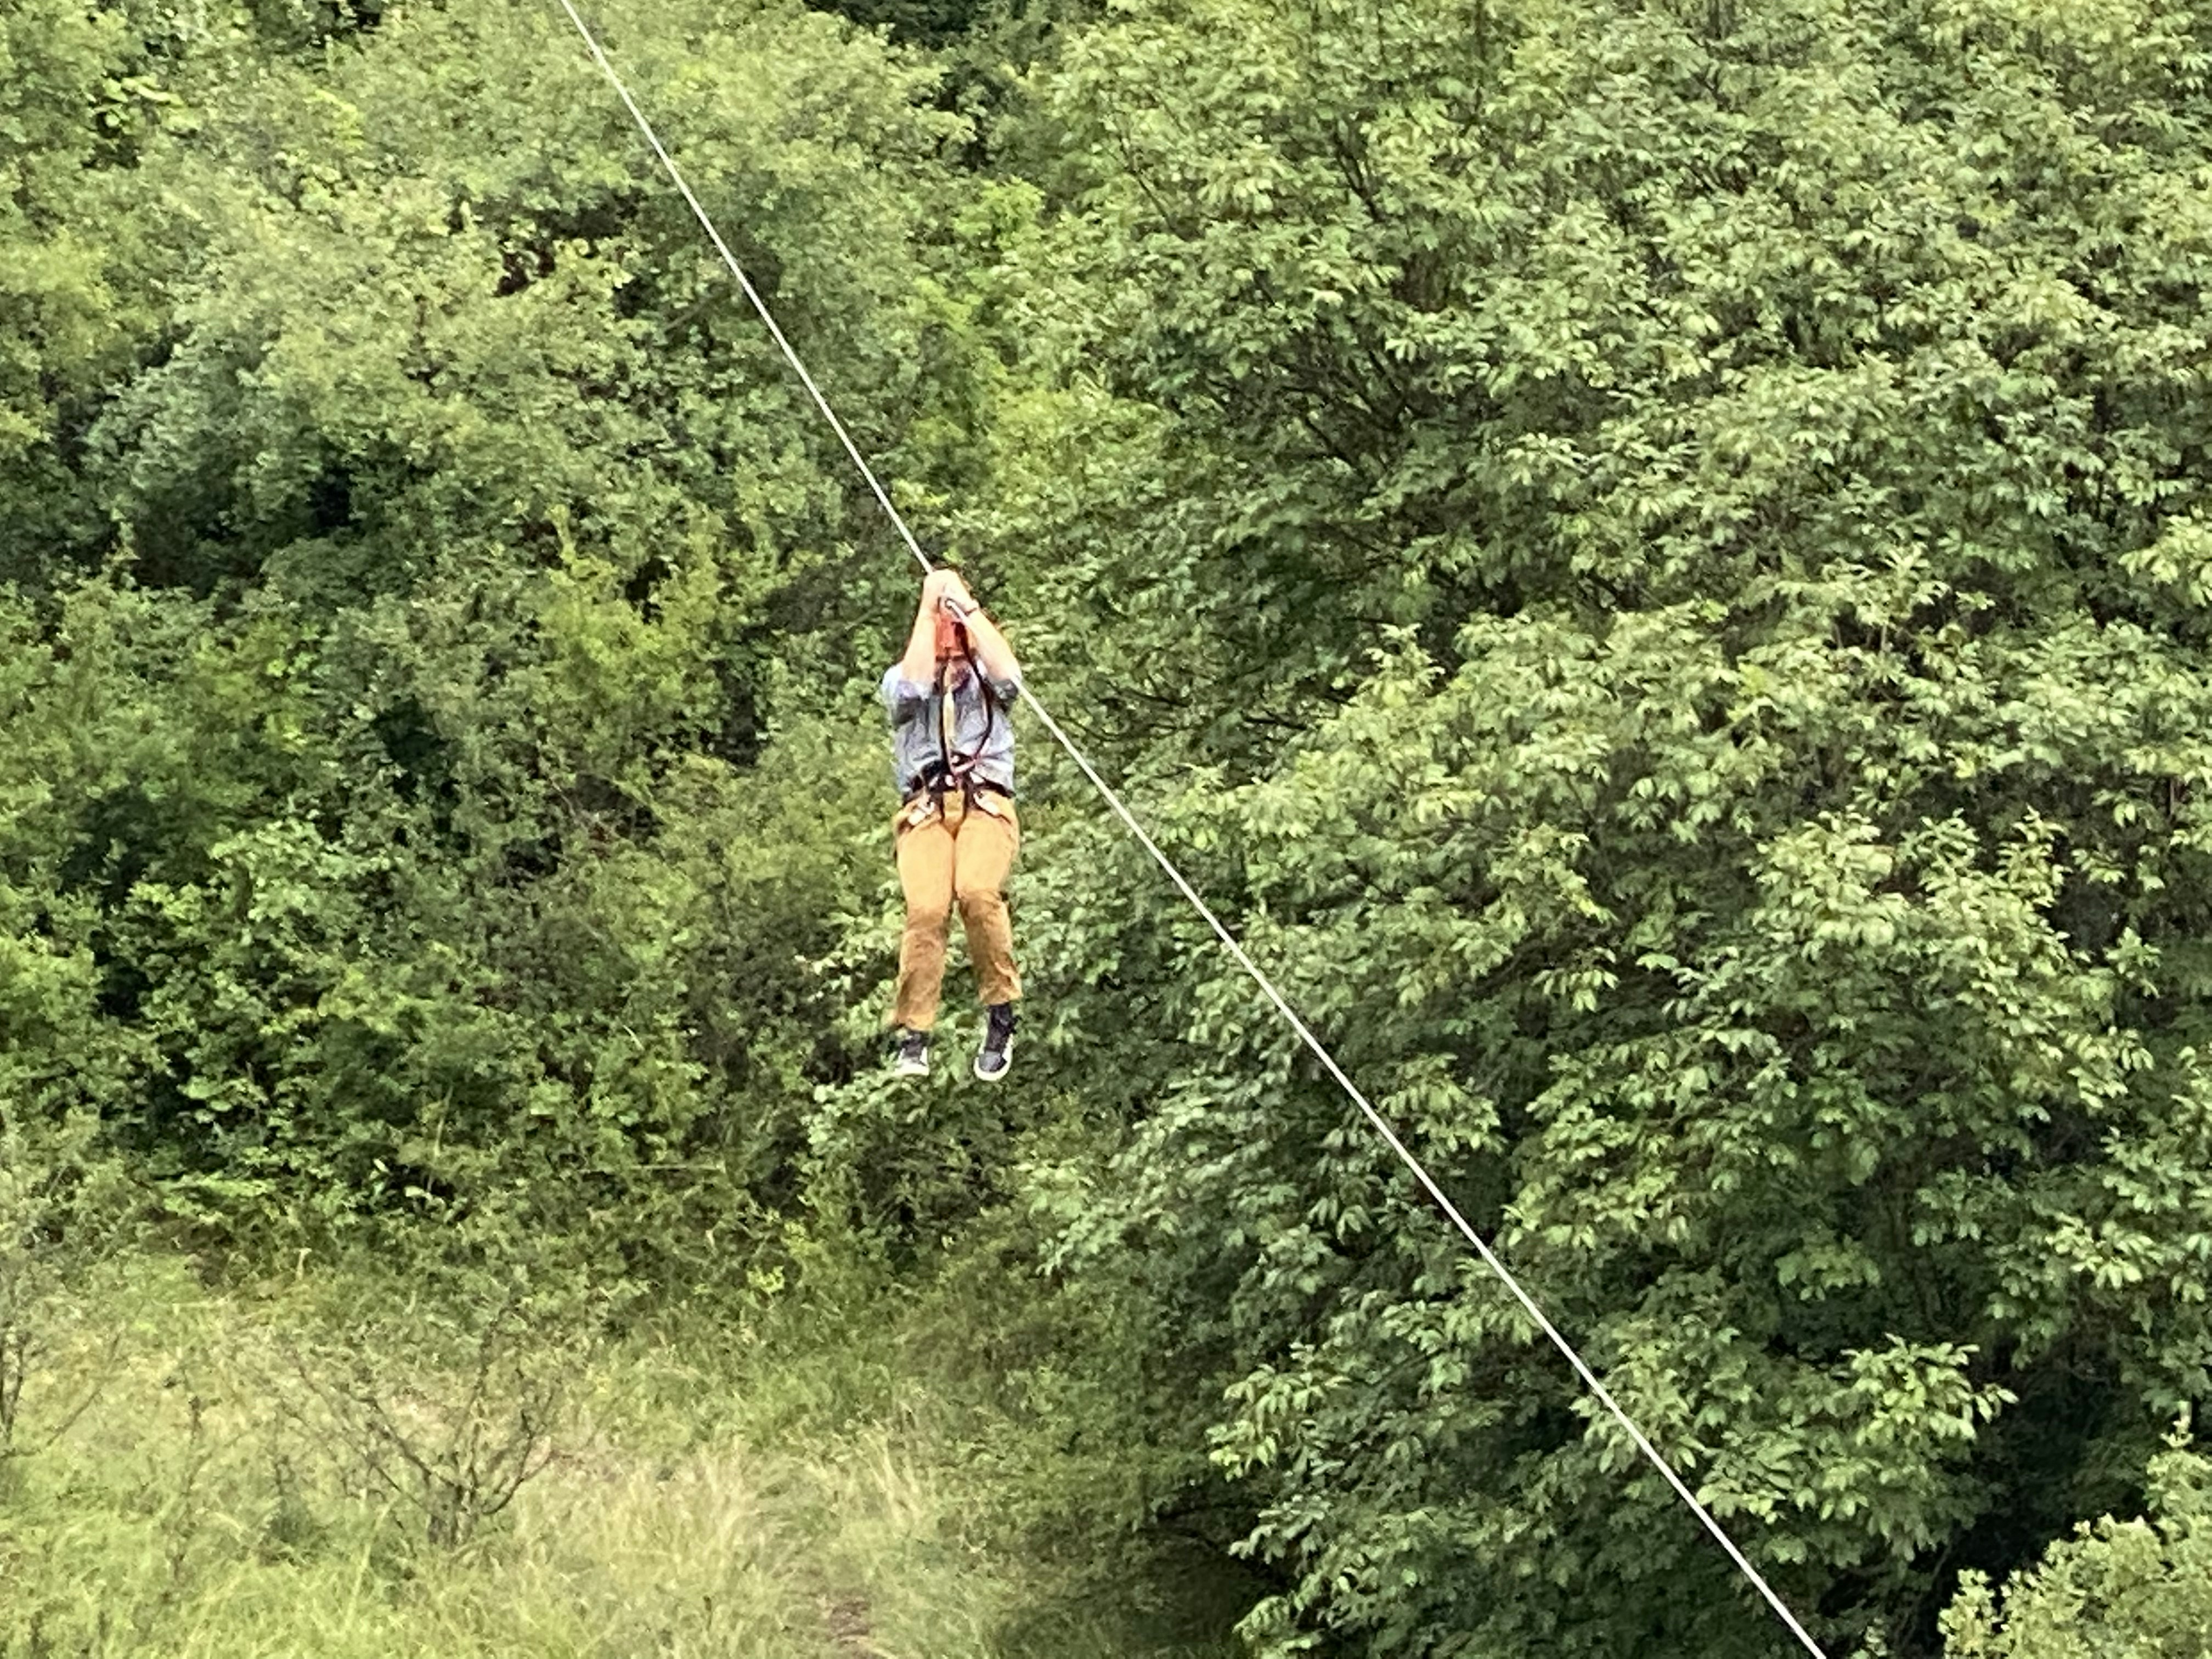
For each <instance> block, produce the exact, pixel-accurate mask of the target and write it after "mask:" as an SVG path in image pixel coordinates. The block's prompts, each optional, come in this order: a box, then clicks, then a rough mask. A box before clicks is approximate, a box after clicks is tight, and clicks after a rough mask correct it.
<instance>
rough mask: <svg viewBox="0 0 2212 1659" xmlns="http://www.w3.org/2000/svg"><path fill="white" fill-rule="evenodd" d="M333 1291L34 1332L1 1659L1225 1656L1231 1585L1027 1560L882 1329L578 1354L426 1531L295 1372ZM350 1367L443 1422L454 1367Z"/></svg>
mask: <svg viewBox="0 0 2212 1659" xmlns="http://www.w3.org/2000/svg"><path fill="white" fill-rule="evenodd" d="M348 1294H349V1287H348V1286H347V1285H344V1284H343V1283H333V1282H330V1281H327V1280H325V1282H321V1283H306V1284H295V1285H288V1286H285V1287H283V1288H282V1289H281V1290H276V1291H270V1290H268V1289H266V1288H263V1289H259V1290H256V1291H231V1292H210V1291H207V1290H206V1289H205V1288H204V1287H203V1286H202V1285H199V1284H198V1283H197V1281H196V1280H194V1279H192V1278H191V1276H190V1274H189V1273H187V1272H186V1271H185V1268H184V1267H183V1266H182V1264H179V1263H175V1262H144V1263H138V1264H134V1265H133V1267H131V1271H130V1273H129V1274H128V1276H127V1284H125V1283H118V1285H115V1286H112V1287H111V1288H109V1289H108V1290H106V1291H103V1292H101V1293H100V1294H98V1295H96V1296H90V1297H87V1298H85V1300H84V1301H83V1302H82V1303H81V1304H79V1306H78V1308H77V1309H76V1316H75V1317H74V1318H73V1319H72V1320H71V1321H70V1322H69V1324H68V1326H67V1328H66V1329H64V1328H61V1327H60V1326H58V1325H57V1326H56V1327H55V1331H56V1335H57V1338H58V1340H57V1343H56V1346H55V1351H54V1352H53V1354H52V1357H51V1358H50V1359H49V1361H48V1362H47V1363H46V1365H45V1366H44V1368H43V1369H42V1370H40V1371H39V1372H38V1373H36V1374H34V1375H33V1378H32V1383H31V1387H30V1389H29V1390H28V1391H27V1395H26V1397H25V1403H24V1410H23V1420H22V1422H21V1425H20V1426H21V1432H20V1433H19V1435H18V1437H17V1438H18V1446H19V1455H16V1456H15V1457H14V1458H12V1459H9V1460H7V1461H4V1462H0V1655H5V1656H8V1659H15V1656H25V1659H28V1656H33V1655H38V1656H44V1655H50V1654H51V1655H60V1654H88V1655H89V1654H98V1655H103V1656H105V1655H124V1654H144V1655H154V1654H160V1655H163V1656H176V1659H186V1656H199V1655H205V1656H210V1659H214V1656H221V1659H246V1656H258V1655H266V1656H279V1655H283V1656H291V1655H300V1656H308V1655H313V1656H318V1659H322V1656H328V1659H349V1656H363V1659H366V1656H371V1655H374V1656H388V1655H422V1656H426V1659H428V1656H438V1659H462V1656H485V1659H490V1656H509V1655H513V1656H521V1655H531V1656H547V1655H599V1656H627V1655H646V1654H652V1655H657V1656H690V1659H698V1656H708V1655H744V1656H757V1659H783V1656H791V1659H800V1656H806V1659H817V1656H830V1659H835V1656H841V1655H842V1656H860V1655H872V1656H898V1659H925V1656H946V1659H951V1656H993V1655H1006V1656H1015V1655H1026V1654H1031V1653H1050V1654H1053V1655H1054V1656H1055V1659H1121V1656H1135V1655H1139V1654H1144V1655H1154V1656H1161V1659H1166V1656H1170V1655H1174V1656H1191V1659H1198V1656H1214V1655H1224V1654H1226V1653H1228V1652H1229V1651H1230V1648H1229V1646H1228V1645H1227V1644H1226V1643H1225V1639H1224V1636H1225V1626H1226V1623H1227V1622H1228V1621H1229V1620H1231V1619H1233V1617H1234V1616H1235V1613H1236V1611H1237V1587H1236V1586H1234V1585H1228V1584H1222V1583H1218V1582H1217V1583H1214V1584H1212V1585H1206V1584H1200V1585H1198V1586H1196V1587H1195V1589H1194V1588H1193V1587H1192V1586H1190V1585H1188V1584H1185V1585H1184V1586H1182V1588H1180V1589H1173V1590H1170V1589H1168V1588H1166V1587H1165V1584H1164V1576H1163V1574H1162V1571H1161V1570H1160V1564H1159V1563H1158V1561H1157V1559H1148V1558H1142V1557H1139V1556H1138V1555H1137V1554H1136V1553H1135V1552H1134V1551H1133V1550H1132V1551H1131V1559H1129V1560H1127V1561H1126V1562H1115V1561H1100V1560H1098V1559H1096V1557H1097V1554H1099V1553H1102V1552H1103V1553H1112V1550H1113V1546H1112V1545H1111V1544H1110V1543H1109V1544H1106V1545H1103V1546H1102V1545H1100V1544H1099V1543H1097V1541H1094V1542H1093V1544H1092V1545H1091V1547H1089V1550H1088V1553H1089V1554H1090V1555H1091V1558H1092V1559H1087V1560H1082V1561H1079V1562H1074V1563H1071V1562H1068V1561H1065V1560H1062V1561H1054V1560H1051V1559H1045V1557H1044V1555H1043V1554H1042V1553H1040V1552H1039V1550H1038V1549H1037V1548H1036V1547H1034V1546H1033V1545H1032V1544H1031V1543H1030V1542H1029V1541H1025V1540H1024V1537H1023V1536H1022V1535H1021V1533H1020V1529H1019V1528H1012V1527H1009V1526H1008V1525H1007V1524H1006V1522H1005V1516H1006V1514H1007V1513H1008V1512H1010V1511H1011V1510H1018V1509H1019V1507H1020V1504H1021V1503H1022V1502H1023V1501H1025V1500H1024V1499H1023V1498H1018V1497H1016V1496H1015V1495H1013V1494H1010V1493H1009V1492H1006V1491H1005V1490H1001V1489H1000V1488H1001V1487H1002V1486H1003V1485H1004V1482H1005V1480H1006V1477H1005V1476H1004V1475H996V1476H994V1474H992V1473H990V1471H991V1470H992V1469H993V1468H994V1467H1001V1466H999V1465H994V1461H993V1460H992V1459H991V1458H989V1457H985V1456H978V1455H974V1452H975V1447H974V1446H973V1444H963V1438H962V1437H963V1435H966V1436H969V1437H972V1436H973V1435H974V1434H975V1433H976V1432H977V1425H975V1421H974V1407H973V1406H972V1404H971V1405H969V1406H963V1407H958V1408H957V1409H956V1408H954V1407H951V1406H950V1405H949V1404H948V1401H947V1394H948V1393H949V1392H950V1391H951V1389H939V1388H938V1387H936V1386H935V1385H933V1383H932V1381H931V1380H930V1379H928V1378H927V1377H920V1376H912V1375H904V1374H902V1372H901V1370H900V1369H899V1361H898V1358H897V1355H898V1353H899V1352H900V1350H899V1347H898V1345H897V1344H896V1342H895V1341H892V1340H889V1339H888V1338H887V1337H886V1335H885V1327H884V1325H883V1324H882V1323H881V1322H870V1321H866V1320H860V1321H846V1322H832V1323H830V1324H829V1325H828V1326H826V1327H825V1326H823V1325H822V1324H820V1323H819V1322H817V1323H816V1325H815V1332H814V1335H813V1337H812V1338H811V1340H810V1341H809V1342H806V1343H801V1344H798V1345H794V1344H791V1343H782V1342H775V1341H771V1340H766V1339H763V1338H760V1337H758V1336H757V1335H756V1334H750V1333H748V1332H746V1331H744V1330H737V1331H732V1330H730V1329H729V1328H726V1327H721V1326H714V1325H702V1327H701V1328H700V1329H699V1330H698V1331H697V1332H696V1333H695V1334H693V1335H692V1336H691V1337H690V1338H688V1339H683V1338H670V1339H653V1340H639V1341H635V1342H633V1343H631V1344H629V1345H628V1346H624V1347H623V1348H620V1349H616V1350H608V1351H604V1352H599V1353H598V1354H596V1355H594V1356H592V1357H591V1358H589V1359H588V1360H587V1361H586V1362H584V1364H582V1365H580V1367H579V1368H578V1369H577V1370H576V1371H575V1372H574V1376H572V1377H571V1378H570V1379H569V1381H570V1383H571V1386H570V1387H569V1388H568V1391H567V1392H568V1401H569V1405H568V1409H567V1413H566V1419H565V1421H564V1424H563V1426H562V1429H561V1431H559V1433H558V1435H557V1437H556V1444H557V1445H558V1447H559V1451H558V1455H556V1457H555V1458H554V1459H553V1461H552V1462H550V1465H549V1466H548V1467H547V1468H545V1470H544V1473H543V1474H540V1475H538V1477H537V1478H536V1479H535V1480H532V1481H531V1482H530V1483H529V1484H527V1485H526V1486H524V1487H523V1488H522V1489H521V1491H520V1495H519V1496H518V1497H517V1498H516V1499H515V1501H514V1503H513V1506H512V1508H511V1509H510V1510H508V1511H507V1513H505V1514H504V1515H502V1516H499V1517H498V1518H497V1519H496V1520H495V1521H493V1522H489V1523H487V1525H486V1526H485V1527H484V1528H483V1530H482V1531H481V1532H480V1533H479V1534H478V1535H477V1537H476V1538H474V1539H473V1540H471V1541H469V1542H468V1543H466V1544H465V1545H464V1546H463V1547H459V1548H457V1549H447V1548H439V1547H433V1546H431V1545H429V1544H428V1543H427V1542H426V1541H424V1538H423V1532H424V1528H423V1523H422V1516H421V1515H420V1514H419V1513H418V1512H416V1510H414V1509H413V1508H412V1507H411V1504H410V1499H409V1498H407V1497H406V1496H405V1495H395V1494H394V1492H392V1490H390V1489H389V1488H387V1487H383V1486H379V1485H378V1484H377V1483H376V1482H375V1481H374V1480H373V1479H371V1478H370V1477H369V1475H368V1470H367V1459H366V1455H365V1453H366V1448H365V1447H364V1445H363V1443H362V1440H361V1437H360V1436H359V1435H358V1433H357V1432H349V1431H345V1430H343V1429H342V1428H340V1427H339V1426H338V1425H337V1419H335V1418H334V1417H333V1416H332V1415H331V1413H330V1412H329V1411H327V1410H326V1409H324V1408H323V1407H322V1406H321V1405H320V1403H319V1401H318V1398H317V1396H316V1395H314V1394H313V1392H311V1391H310V1390H308V1389H307V1388H306V1387H305V1386H304V1384H303V1383H301V1377H300V1366H301V1356H302V1354H303V1353H312V1352H313V1350H312V1349H311V1348H306V1347H303V1346H302V1339H301V1336H300V1333H301V1331H303V1330H306V1329H307V1328H311V1327H313V1324H314V1323H315V1322H316V1320H317V1319H318V1318H320V1317H323V1316H324V1315H325V1313H326V1311H327V1310H328V1309H330V1308H331V1307H333V1306H343V1304H344V1303H345V1301H346V1298H347V1296H348ZM829 1330H834V1331H835V1332H836V1334H835V1335H828V1334H825V1331H829ZM401 1346H405V1345H404V1343H403V1344H402V1345H401ZM909 1351H910V1350H909ZM371 1358H372V1361H373V1364H374V1367H375V1368H376V1369H377V1370H378V1371H379V1373H380V1376H382V1377H383V1378H384V1379H385V1383H386V1386H388V1389H389V1393H390V1401H391V1403H392V1410H393V1411H394V1413H397V1414H398V1416H399V1417H400V1418H401V1419H403V1420H404V1421H406V1422H408V1423H410V1424H412V1425H416V1427H417V1428H418V1429H419V1430H420V1431H422V1434H423V1435H424V1436H425V1437H427V1438H428V1439H429V1440H435V1438H436V1437H438V1436H439V1435H440V1434H441V1433H442V1432H444V1431H446V1430H447V1429H449V1428H450V1427H451V1426H452V1425H453V1422H454V1421H455V1420H456V1419H457V1418H458V1417H459V1415H461V1414H462V1413H461V1411H460V1407H459V1406H458V1405H457V1404H456V1401H459V1399H460V1398H461V1397H462V1395H461V1393H460V1392H459V1391H457V1390H456V1389H455V1388H454V1387H453V1384H452V1383H451V1380H450V1378H447V1379H445V1380H443V1381H441V1379H440V1378H438V1377H436V1376H432V1375H430V1374H428V1373H425V1372H423V1371H422V1370H420V1369H419V1368H415V1367H410V1364H409V1361H408V1357H407V1356H406V1355H404V1353H402V1354H393V1353H390V1352H385V1353H380V1354H376V1355H373V1356H371ZM315 1363H319V1362H316V1361H314V1360H313V1359H312V1358H311V1359H310V1361H309V1364H311V1365H312V1364H315ZM95 1383H97V1385H98V1386H97V1392H96V1393H94V1392H92V1390H93V1389H94V1385H95ZM88 1397H89V1403H85V1402H86V1401H87V1399H88ZM78 1407H82V1411H81V1413H78V1414H76V1415H75V1416H74V1419H73V1420H66V1419H70V1416H71V1413H75V1412H77V1410H78ZM500 1411H501V1407H498V1406H497V1405H496V1404H495V1405H494V1406H493V1407H491V1408H490V1409H489V1411H487V1412H486V1413H485V1414H484V1415H485V1418H486V1420H487V1422H489V1423H490V1424H491V1425H493V1426H494V1427H495V1428H496V1427H497V1425H498V1420H499V1417H500ZM984 1431H985V1432H987V1425H986V1426H985V1430H984ZM1045 1474H1046V1478H1047V1479H1048V1480H1049V1478H1050V1472H1049V1471H1046V1472H1045ZM1209 1603H1210V1604H1211V1610H1210V1611H1209V1610H1208V1606H1207V1604H1209Z"/></svg>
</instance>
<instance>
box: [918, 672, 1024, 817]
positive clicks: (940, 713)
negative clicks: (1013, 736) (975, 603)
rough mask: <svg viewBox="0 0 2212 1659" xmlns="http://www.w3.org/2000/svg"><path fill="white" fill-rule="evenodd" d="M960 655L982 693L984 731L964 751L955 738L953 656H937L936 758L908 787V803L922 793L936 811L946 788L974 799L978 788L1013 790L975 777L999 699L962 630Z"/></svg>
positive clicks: (933, 686)
mask: <svg viewBox="0 0 2212 1659" xmlns="http://www.w3.org/2000/svg"><path fill="white" fill-rule="evenodd" d="M961 641H962V648H961V657H962V658H964V659H966V662H967V665H968V672H969V676H970V677H971V678H973V679H974V680H975V684H977V685H978V686H980V687H981V688H982V693H983V735H982V738H981V739H980V740H979V741H978V742H977V744H976V745H975V748H974V749H973V750H969V751H967V752H964V753H963V751H962V750H961V748H960V745H959V741H958V735H959V727H960V705H959V702H958V701H957V699H956V697H955V696H954V681H953V679H952V676H951V666H952V664H953V662H954V661H955V660H956V659H954V658H951V657H939V659H937V678H936V679H935V680H934V681H933V683H932V684H931V685H930V688H929V696H930V702H931V704H932V705H933V707H934V708H935V709H936V711H937V762H936V764H935V765H933V766H932V767H931V768H930V769H928V770H927V771H925V772H924V773H923V774H922V775H921V776H920V777H918V778H915V780H913V781H912V782H911V783H909V784H908V787H907V802H908V805H913V804H914V803H915V801H916V800H918V799H921V797H922V796H923V795H927V796H928V797H929V801H930V805H932V806H933V808H934V809H935V810H937V811H940V812H941V811H944V810H945V794H946V792H947V791H949V790H951V789H954V788H957V789H958V790H959V792H960V794H961V796H962V798H963V800H965V801H967V802H969V803H971V804H972V803H973V802H974V800H975V796H976V793H977V792H978V791H987V792H988V793H992V794H996V795H1006V796H1009V797H1011V796H1012V793H1013V792H1012V790H1010V789H1008V788H1007V787H1006V786H1005V785H1004V784H1002V783H1000V782H997V781H995V780H994V779H990V778H985V777H978V776H977V775H976V774H975V763H976V762H978V761H979V760H981V758H982V757H983V752H984V750H987V749H988V748H989V747H990V746H991V734H992V732H994V731H996V730H997V729H998V721H999V700H998V698H997V697H996V696H994V694H993V693H992V690H991V685H990V682H989V681H988V680H987V678H984V674H983V665H981V663H979V662H977V661H976V660H975V648H974V647H972V646H970V645H969V644H968V643H967V634H966V631H965V630H964V629H963V631H962V634H961Z"/></svg>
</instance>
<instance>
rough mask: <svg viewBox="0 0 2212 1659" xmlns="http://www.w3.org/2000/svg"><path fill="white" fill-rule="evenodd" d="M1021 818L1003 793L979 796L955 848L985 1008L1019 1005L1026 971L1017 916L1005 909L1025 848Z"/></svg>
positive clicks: (956, 879)
mask: <svg viewBox="0 0 2212 1659" xmlns="http://www.w3.org/2000/svg"><path fill="white" fill-rule="evenodd" d="M1021 842H1022V829H1021V820H1020V819H1018V817H1015V816H1014V804H1013V802H1012V801H1010V800H1008V799H1006V797H1005V796H1003V795H992V794H978V795H977V796H976V797H975V804H974V805H972V806H970V807H969V809H968V811H967V812H966V814H965V815H964V816H963V817H962V819H961V821H960V833H959V836H958V837H957V840H956V841H955V842H954V845H953V873H952V895H953V899H954V902H957V904H958V905H959V907H960V921H961V923H962V925H963V927H965V928H966V929H967V932H968V959H969V961H970V962H972V963H975V989H976V991H977V993H978V994H980V995H981V998H982V1000H983V1003H984V1005H985V1006H993V1005H995V1004H997V1003H1001V1002H1018V1001H1019V1000H1021V995H1022V976H1021V969H1019V967H1018V966H1017V965H1016V963H1015V961H1014V924H1013V918H1012V916H1011V915H1009V914H1008V913H1007V910H1006V878H1007V877H1008V876H1010V875H1011V874H1012V872H1013V868H1014V854H1016V853H1017V852H1018V851H1019V850H1020V848H1021Z"/></svg>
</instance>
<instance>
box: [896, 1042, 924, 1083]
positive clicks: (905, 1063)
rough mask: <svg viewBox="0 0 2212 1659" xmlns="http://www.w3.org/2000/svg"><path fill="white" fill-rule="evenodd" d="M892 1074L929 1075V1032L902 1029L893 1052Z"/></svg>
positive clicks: (904, 1075) (903, 1075)
mask: <svg viewBox="0 0 2212 1659" xmlns="http://www.w3.org/2000/svg"><path fill="white" fill-rule="evenodd" d="M891 1075H892V1076H894V1077H927V1076H928V1075H929V1033H928V1032H927V1031H901V1032H900V1033H899V1034H898V1047H897V1048H896V1050H895V1051H894V1052H893V1055H892V1060H891Z"/></svg>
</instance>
